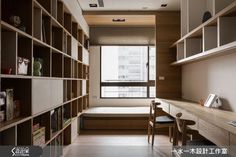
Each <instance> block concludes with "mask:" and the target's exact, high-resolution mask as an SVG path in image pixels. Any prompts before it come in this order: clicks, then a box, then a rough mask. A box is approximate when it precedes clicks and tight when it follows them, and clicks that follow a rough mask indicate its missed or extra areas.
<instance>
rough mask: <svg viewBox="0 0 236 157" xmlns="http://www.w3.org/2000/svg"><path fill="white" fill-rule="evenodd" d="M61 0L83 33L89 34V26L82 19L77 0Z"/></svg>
mask: <svg viewBox="0 0 236 157" xmlns="http://www.w3.org/2000/svg"><path fill="white" fill-rule="evenodd" d="M62 1H63V2H64V4H65V5H66V7H67V8H68V9H69V10H70V12H71V13H72V15H73V17H74V18H75V19H76V20H77V22H78V23H79V24H80V26H81V27H82V29H83V31H84V32H85V34H86V35H87V36H89V26H88V24H87V22H86V21H85V19H84V16H83V14H82V9H81V8H80V5H79V3H78V1H77V0H62Z"/></svg>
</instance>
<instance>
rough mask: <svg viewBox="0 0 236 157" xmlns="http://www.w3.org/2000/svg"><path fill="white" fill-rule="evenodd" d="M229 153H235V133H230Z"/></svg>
mask: <svg viewBox="0 0 236 157" xmlns="http://www.w3.org/2000/svg"><path fill="white" fill-rule="evenodd" d="M230 154H231V155H232V156H233V155H236V134H232V133H230Z"/></svg>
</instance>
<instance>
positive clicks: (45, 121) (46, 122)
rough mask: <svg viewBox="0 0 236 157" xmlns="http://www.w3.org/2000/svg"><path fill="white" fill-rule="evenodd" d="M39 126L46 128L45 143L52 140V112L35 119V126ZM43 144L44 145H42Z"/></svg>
mask: <svg viewBox="0 0 236 157" xmlns="http://www.w3.org/2000/svg"><path fill="white" fill-rule="evenodd" d="M35 125H39V128H41V127H45V143H47V141H50V139H51V123H50V112H46V113H44V114H41V115H39V116H37V117H35V118H34V119H33V126H35ZM42 144H43V143H42Z"/></svg>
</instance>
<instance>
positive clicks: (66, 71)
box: [64, 57, 72, 78]
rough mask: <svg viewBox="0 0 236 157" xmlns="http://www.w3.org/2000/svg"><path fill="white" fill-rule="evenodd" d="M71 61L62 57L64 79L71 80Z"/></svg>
mask: <svg viewBox="0 0 236 157" xmlns="http://www.w3.org/2000/svg"><path fill="white" fill-rule="evenodd" d="M71 67H72V61H71V58H69V57H64V77H65V78H71V76H72V75H71V74H72V68H71Z"/></svg>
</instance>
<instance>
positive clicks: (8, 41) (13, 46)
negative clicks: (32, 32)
mask: <svg viewBox="0 0 236 157" xmlns="http://www.w3.org/2000/svg"><path fill="white" fill-rule="evenodd" d="M1 46H2V53H1V68H2V70H1V73H2V74H4V73H7V71H8V70H7V69H12V73H11V74H13V75H16V71H17V64H16V58H17V56H16V55H17V33H16V32H10V31H6V30H4V29H2V31H1ZM5 70H6V72H4V71H5Z"/></svg>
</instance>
